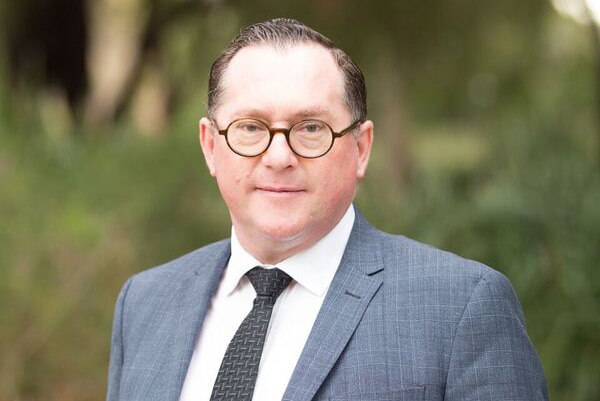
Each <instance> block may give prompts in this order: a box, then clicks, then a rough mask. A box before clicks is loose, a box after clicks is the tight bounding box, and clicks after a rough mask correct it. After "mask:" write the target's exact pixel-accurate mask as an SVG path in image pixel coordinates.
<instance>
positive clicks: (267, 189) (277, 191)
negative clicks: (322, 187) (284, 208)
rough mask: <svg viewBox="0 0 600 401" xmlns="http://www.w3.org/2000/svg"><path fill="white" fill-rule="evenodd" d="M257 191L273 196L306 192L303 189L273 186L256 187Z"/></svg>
mask: <svg viewBox="0 0 600 401" xmlns="http://www.w3.org/2000/svg"><path fill="white" fill-rule="evenodd" d="M256 190H257V191H259V192H262V193H265V194H272V195H294V194H299V193H302V192H304V190H303V189H299V188H294V187H272V186H260V187H256Z"/></svg>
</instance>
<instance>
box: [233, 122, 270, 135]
mask: <svg viewBox="0 0 600 401" xmlns="http://www.w3.org/2000/svg"><path fill="white" fill-rule="evenodd" d="M237 128H238V129H240V130H242V131H246V132H257V131H262V130H264V127H263V126H262V124H260V123H258V122H256V121H242V122H240V124H239V125H238V126H237Z"/></svg>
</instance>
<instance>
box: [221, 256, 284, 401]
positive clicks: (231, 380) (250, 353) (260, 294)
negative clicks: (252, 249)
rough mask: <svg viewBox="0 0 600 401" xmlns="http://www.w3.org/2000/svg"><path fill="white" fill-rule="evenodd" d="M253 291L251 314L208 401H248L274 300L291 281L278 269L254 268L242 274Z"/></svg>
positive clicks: (223, 363) (227, 353)
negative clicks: (248, 280)
mask: <svg viewBox="0 0 600 401" xmlns="http://www.w3.org/2000/svg"><path fill="white" fill-rule="evenodd" d="M246 276H247V277H248V278H249V279H250V282H251V283H252V286H253V287H254V289H255V290H256V298H255V299H254V306H253V307H252V310H251V311H250V313H248V315H247V316H246V318H245V319H244V321H243V322H242V324H241V325H240V327H239V328H238V329H237V331H236V332H235V335H234V336H233V338H232V339H231V342H230V343H229V346H228V347H227V351H225V356H224V357H223V362H221V367H220V368H219V374H218V375H217V380H215V385H214V387H213V391H212V395H211V396H210V400H211V401H250V400H251V399H252V394H253V393H254V384H255V383H256V376H257V375H258V366H259V364H260V357H261V354H262V350H263V346H264V344H265V336H266V335H267V327H268V326H269V320H270V319H271V312H272V311H273V305H275V300H277V297H278V296H279V294H281V292H282V291H283V290H284V289H285V288H286V287H287V286H288V284H289V283H290V281H291V280H292V278H291V277H290V276H288V275H287V274H285V273H284V272H282V271H281V270H279V269H264V268H262V267H255V268H253V269H252V270H250V271H249V272H248V273H246Z"/></svg>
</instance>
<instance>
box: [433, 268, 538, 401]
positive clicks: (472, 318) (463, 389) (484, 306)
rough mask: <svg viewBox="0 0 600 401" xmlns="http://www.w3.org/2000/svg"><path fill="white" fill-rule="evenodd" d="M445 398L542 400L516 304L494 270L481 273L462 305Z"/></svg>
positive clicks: (534, 356)
mask: <svg viewBox="0 0 600 401" xmlns="http://www.w3.org/2000/svg"><path fill="white" fill-rule="evenodd" d="M445 400H446V401H458V400H461V401H464V400H489V401H498V400H513V401H517V400H523V401H537V400H548V390H547V386H546V380H545V378H544V372H543V370H542V365H541V363H540V360H539V357H538V355H537V353H536V351H535V349H534V347H533V345H532V343H531V341H530V340H529V337H528V336H527V332H526V329H525V322H524V317H523V311H522V309H521V305H520V304H519V300H518V298H517V296H516V294H515V291H514V289H513V288H512V286H511V284H510V282H509V281H508V279H507V278H506V277H505V276H503V275H502V274H501V273H498V272H497V271H493V270H491V271H488V272H487V273H486V274H485V275H484V276H483V277H482V278H481V280H480V282H479V283H478V284H477V286H476V287H475V289H474V291H473V293H472V294H471V297H470V299H469V301H468V303H467V305H466V306H465V309H464V311H463V315H462V318H461V320H460V322H459V324H458V327H457V330H456V333H455V336H454V342H453V345H452V352H451V356H450V365H449V370H448V377H447V382H446V396H445Z"/></svg>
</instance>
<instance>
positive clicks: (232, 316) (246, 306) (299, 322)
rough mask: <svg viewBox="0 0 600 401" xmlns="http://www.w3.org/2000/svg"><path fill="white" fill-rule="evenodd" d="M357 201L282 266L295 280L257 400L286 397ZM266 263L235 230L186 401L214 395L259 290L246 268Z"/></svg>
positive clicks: (271, 336) (263, 365)
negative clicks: (229, 351)
mask: <svg viewBox="0 0 600 401" xmlns="http://www.w3.org/2000/svg"><path fill="white" fill-rule="evenodd" d="M354 217H355V213H354V208H353V206H352V205H350V207H349V208H348V210H347V211H346V214H345V215H344V217H342V219H341V220H340V222H339V223H338V224H337V225H336V226H335V227H334V229H333V230H331V232H330V233H329V234H327V235H326V236H325V237H324V238H322V239H321V240H320V241H319V242H317V243H316V244H315V245H313V246H312V247H311V248H309V249H307V250H304V251H302V252H300V253H298V254H296V255H294V256H292V257H290V258H288V259H286V260H284V261H282V262H280V263H278V264H277V267H278V268H279V269H281V270H283V271H284V272H286V273H287V274H288V275H290V276H291V277H292V279H293V281H292V282H291V283H290V285H289V286H288V287H287V288H286V289H285V290H284V291H283V292H282V293H281V295H280V296H279V298H277V302H276V303H275V306H274V308H273V313H272V315H271V321H270V323H269V328H268V330H267V337H266V340H265V345H264V349H263V353H262V358H261V361H260V367H259V370H258V378H257V379H256V386H255V388H254V396H253V400H256V401H277V400H281V399H282V398H283V394H284V392H285V389H286V387H287V385H288V382H289V380H290V378H291V376H292V373H293V372H294V368H295V367H296V363H297V362H298V359H299V357H300V353H301V352H302V349H303V348H304V344H305V343H306V340H307V338H308V335H309V333H310V331H311V329H312V326H313V323H314V321H315V319H316V317H317V314H318V313H319V309H320V308H321V304H322V303H323V299H324V298H325V294H327V289H328V288H329V285H330V284H331V281H332V280H333V276H334V275H335V272H336V270H337V268H338V265H339V264H340V261H341V259H342V255H343V253H344V249H345V248H346V243H347V242H348V238H349V237H350V232H351V231H352V225H353V224H354ZM255 266H264V267H266V268H272V267H275V266H269V265H264V264H262V263H260V262H259V261H257V260H256V259H255V258H254V257H253V256H252V255H250V254H249V253H248V252H246V251H245V250H244V248H242V246H241V245H240V243H239V241H238V239H237V236H236V233H235V227H233V228H232V230H231V258H230V259H229V263H228V265H227V268H226V269H225V273H224V275H223V278H222V280H221V283H220V284H219V287H218V289H217V292H216V293H215V295H214V296H213V299H212V303H211V306H210V309H209V310H208V313H207V315H206V318H205V320H204V322H203V324H202V328H201V329H200V333H199V336H198V341H197V343H196V347H195V349H194V354H193V356H192V360H191V362H190V366H189V368H188V372H187V376H186V378H185V382H184V385H183V389H182V392H181V396H180V398H179V400H180V401H209V400H210V396H211V393H212V388H213V385H214V383H215V379H216V378H217V374H218V371H219V367H220V366H221V360H222V359H223V355H225V350H226V349H227V346H228V345H229V342H230V341H231V339H232V338H233V335H234V334H235V332H236V331H237V328H238V327H239V325H240V324H241V322H242V320H244V318H245V317H246V315H247V314H248V312H250V310H251V309H252V302H253V300H254V298H255V296H256V292H255V291H254V288H253V287H252V284H251V283H250V281H249V280H248V279H247V278H246V276H245V274H246V272H247V271H248V270H250V269H252V268H253V267H255Z"/></svg>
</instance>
